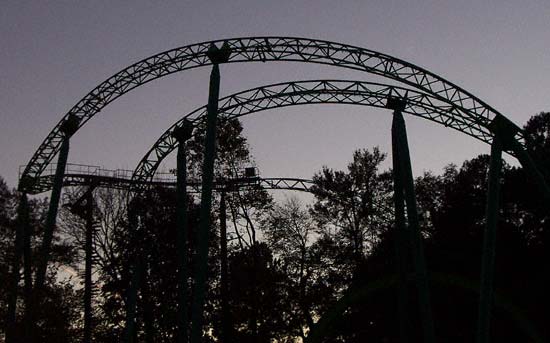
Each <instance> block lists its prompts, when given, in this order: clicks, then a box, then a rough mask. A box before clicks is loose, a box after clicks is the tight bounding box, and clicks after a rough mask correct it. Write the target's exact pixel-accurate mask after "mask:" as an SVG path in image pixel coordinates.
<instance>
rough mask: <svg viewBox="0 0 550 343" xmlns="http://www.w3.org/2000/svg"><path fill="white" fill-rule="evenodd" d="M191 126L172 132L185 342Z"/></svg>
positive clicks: (181, 341) (181, 339)
mask: <svg viewBox="0 0 550 343" xmlns="http://www.w3.org/2000/svg"><path fill="white" fill-rule="evenodd" d="M192 131H193V127H192V125H191V123H190V122H185V124H184V125H183V126H182V127H181V128H180V129H179V130H177V131H175V132H174V137H175V138H176V139H177V140H178V143H179V145H178V157H177V181H176V182H177V185H176V202H177V204H176V211H177V217H176V241H177V242H176V243H177V254H178V277H179V281H178V320H177V323H178V332H177V342H178V343H187V342H188V340H189V338H188V332H187V331H188V324H189V311H188V308H187V303H188V300H189V296H188V287H189V285H188V278H189V266H188V264H189V262H188V245H187V239H188V235H189V233H188V231H189V230H188V227H187V225H188V223H187V159H186V152H185V142H186V141H187V140H188V139H189V138H190V137H191V134H192Z"/></svg>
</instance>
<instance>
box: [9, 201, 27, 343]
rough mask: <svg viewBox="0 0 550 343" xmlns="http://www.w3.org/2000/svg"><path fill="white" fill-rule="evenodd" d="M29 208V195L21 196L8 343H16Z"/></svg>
mask: <svg viewBox="0 0 550 343" xmlns="http://www.w3.org/2000/svg"><path fill="white" fill-rule="evenodd" d="M29 220H30V219H29V206H28V201H27V195H26V194H25V193H23V194H21V198H20V200H19V205H18V207H17V226H16V228H15V244H14V249H13V256H12V258H13V260H12V266H11V276H10V283H9V292H8V296H9V298H8V313H7V318H6V330H5V332H6V343H11V342H15V333H16V323H17V315H16V313H17V293H18V292H17V289H18V285H19V279H20V275H21V270H20V269H21V266H20V265H21V256H22V255H23V239H24V238H23V235H24V231H25V230H26V228H25V227H26V226H28V225H29Z"/></svg>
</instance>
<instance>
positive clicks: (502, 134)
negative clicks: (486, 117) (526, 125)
mask: <svg viewBox="0 0 550 343" xmlns="http://www.w3.org/2000/svg"><path fill="white" fill-rule="evenodd" d="M488 128H489V130H490V131H491V132H492V133H493V134H494V135H495V136H496V137H498V138H499V139H500V141H501V142H502V145H503V149H504V150H510V149H512V145H513V143H514V137H515V136H516V134H517V133H518V132H519V131H520V128H519V127H518V126H517V125H516V124H514V123H513V122H511V121H510V120H509V119H508V118H506V117H504V116H502V115H500V114H498V115H497V116H496V117H495V118H493V120H492V121H491V123H489V126H488Z"/></svg>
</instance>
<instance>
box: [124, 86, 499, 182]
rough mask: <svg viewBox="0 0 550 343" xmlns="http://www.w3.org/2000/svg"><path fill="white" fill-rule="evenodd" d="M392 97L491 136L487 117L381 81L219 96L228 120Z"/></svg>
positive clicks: (146, 165)
mask: <svg viewBox="0 0 550 343" xmlns="http://www.w3.org/2000/svg"><path fill="white" fill-rule="evenodd" d="M390 97H395V98H406V99H407V104H406V107H405V109H404V111H403V112H404V113H408V114H412V115H415V116H418V117H421V118H424V119H428V120H430V121H433V122H436V123H439V124H442V125H444V126H446V127H450V128H453V129H455V130H457V131H460V132H463V133H465V134H467V135H469V136H472V137H474V138H476V139H478V140H481V141H483V142H485V143H490V142H491V141H492V137H493V133H492V132H491V131H490V129H489V124H490V122H489V121H488V120H485V119H483V120H473V119H472V118H470V117H469V116H465V115H464V114H463V112H462V111H461V110H460V109H458V108H457V107H455V106H453V105H451V104H448V103H447V102H444V101H441V100H439V99H438V98H436V97H433V96H431V95H428V94H426V93H423V92H417V91H414V90H411V89H407V88H402V87H397V86H392V85H385V84H380V83H372V82H362V81H346V80H312V81H295V82H286V83H278V84H273V85H267V86H263V87H257V88H253V89H249V90H245V91H242V92H239V93H235V94H232V95H229V96H226V97H224V98H221V99H220V100H219V104H220V105H219V109H218V112H219V115H220V117H222V118H223V119H225V120H227V119H231V118H237V117H240V116H244V115H247V114H250V113H254V112H259V111H263V110H267V109H273V108H278V107H287V106H294V105H303V104H321V103H330V104H352V105H363V106H371V107H379V108H386V105H387V100H388V98H390ZM205 114H206V106H203V107H200V108H198V109H196V110H194V111H192V112H190V113H189V114H187V115H185V116H184V117H183V118H182V119H180V120H179V121H177V122H176V123H175V124H174V125H172V126H171V127H170V128H169V129H168V130H166V131H165V132H164V133H163V134H162V135H161V137H160V138H159V139H158V140H157V142H156V143H155V144H154V145H153V146H152V147H151V149H150V150H149V151H148V152H147V154H146V155H145V156H144V157H143V158H142V160H141V161H140V162H139V164H138V166H137V167H136V170H135V171H134V175H133V177H132V179H133V180H134V181H135V182H136V185H137V186H138V189H139V185H145V184H147V182H151V181H152V178H153V175H154V174H155V172H156V170H157V168H158V167H159V165H160V163H161V162H162V160H163V159H164V158H165V157H166V156H167V155H168V154H169V153H170V152H172V151H173V150H174V149H175V148H176V147H177V146H178V142H177V139H176V138H174V136H173V132H174V131H175V130H177V129H178V128H180V127H181V126H182V125H183V124H184V122H185V121H190V122H192V123H194V125H195V126H200V125H201V123H202V121H203V120H204V118H205Z"/></svg>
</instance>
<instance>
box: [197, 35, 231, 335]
mask: <svg viewBox="0 0 550 343" xmlns="http://www.w3.org/2000/svg"><path fill="white" fill-rule="evenodd" d="M229 53H230V52H229V48H228V47H227V46H226V45H225V44H224V46H222V48H221V49H218V48H217V47H216V46H215V45H213V44H212V45H211V46H210V49H209V50H208V57H209V58H210V60H211V61H212V63H213V66H212V72H211V73H210V87H209V94H208V107H207V114H206V137H205V142H204V161H203V166H202V191H201V209H200V218H199V232H198V237H197V262H196V263H197V264H196V266H197V268H196V269H195V270H196V271H195V273H196V274H195V278H194V281H195V288H194V292H193V305H192V307H191V308H192V318H191V333H190V339H191V343H199V342H200V341H201V339H202V321H203V307H204V297H205V293H206V276H207V271H208V238H209V237H208V236H209V233H210V209H211V207H212V184H213V178H214V160H215V159H216V119H217V116H218V98H219V93H220V69H219V64H220V63H224V62H227V61H228V60H229Z"/></svg>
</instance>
